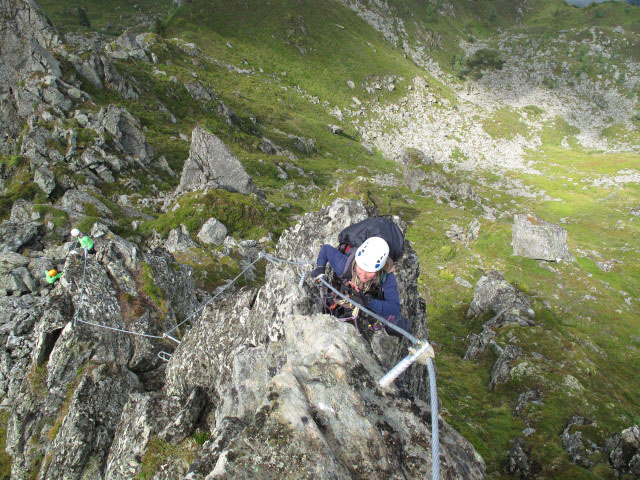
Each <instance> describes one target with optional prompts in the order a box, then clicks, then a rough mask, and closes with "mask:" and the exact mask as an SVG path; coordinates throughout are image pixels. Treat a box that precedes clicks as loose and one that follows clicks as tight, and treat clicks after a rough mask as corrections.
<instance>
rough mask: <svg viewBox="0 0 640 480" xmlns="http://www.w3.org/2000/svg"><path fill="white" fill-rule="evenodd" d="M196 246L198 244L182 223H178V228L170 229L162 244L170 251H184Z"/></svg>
mask: <svg viewBox="0 0 640 480" xmlns="http://www.w3.org/2000/svg"><path fill="white" fill-rule="evenodd" d="M197 246H198V244H197V243H196V242H194V241H193V240H192V239H191V237H190V236H189V230H187V227H185V226H184V225H180V226H179V227H178V228H174V229H173V230H171V231H170V232H169V237H168V238H167V241H166V243H165V244H164V248H166V249H167V250H168V251H169V252H171V253H176V252H184V251H186V250H189V249H190V248H193V247H197Z"/></svg>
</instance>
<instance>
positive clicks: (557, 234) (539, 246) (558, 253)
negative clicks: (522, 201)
mask: <svg viewBox="0 0 640 480" xmlns="http://www.w3.org/2000/svg"><path fill="white" fill-rule="evenodd" d="M511 244H512V245H513V254H514V255H519V256H521V257H527V258H534V259H536V260H548V261H553V262H556V261H564V262H573V261H574V260H575V259H574V258H573V255H572V254H571V252H570V251H569V246H568V245H567V231H566V230H565V229H564V228H562V227H560V226H558V225H555V224H553V223H550V222H545V221H544V220H541V219H540V218H538V217H537V216H536V215H534V214H533V213H528V214H523V215H515V216H514V223H513V235H512V240H511Z"/></svg>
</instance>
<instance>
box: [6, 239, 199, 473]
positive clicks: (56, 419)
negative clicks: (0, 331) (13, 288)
mask: <svg viewBox="0 0 640 480" xmlns="http://www.w3.org/2000/svg"><path fill="white" fill-rule="evenodd" d="M96 251H97V253H96V255H92V256H90V257H89V258H88V259H87V264H86V275H85V273H84V260H83V258H82V257H81V256H79V255H72V256H70V257H68V258H67V259H66V262H65V263H64V266H63V268H62V271H63V276H62V277H61V278H60V280H59V281H58V282H57V283H56V284H55V286H53V289H52V290H51V293H50V294H49V295H48V296H46V297H44V298H39V297H38V298H37V299H35V298H34V299H33V300H30V299H32V298H33V297H32V296H30V295H25V296H23V297H20V299H19V300H15V301H14V302H19V303H14V304H7V306H8V307H11V310H9V311H8V312H7V315H6V318H2V319H0V322H2V323H3V326H4V327H5V328H6V329H9V328H10V329H11V331H10V333H9V338H12V337H16V336H17V335H20V337H17V338H24V340H20V341H19V342H18V341H16V340H11V342H12V344H14V343H15V344H16V345H22V346H21V347H19V348H20V349H21V350H19V349H17V348H18V347H16V348H13V351H15V352H16V355H15V357H16V358H17V360H16V359H11V361H9V360H7V359H6V358H2V359H1V360H2V361H1V362H0V372H2V373H5V372H7V371H8V370H10V371H11V372H12V377H11V379H10V380H9V383H8V384H7V383H6V382H5V383H4V385H5V388H6V389H7V392H8V393H7V397H6V398H5V404H6V405H7V406H9V407H11V409H12V410H11V417H10V420H9V425H10V426H9V433H8V437H7V449H8V451H9V452H10V454H11V456H12V458H13V462H12V478H23V477H24V475H25V474H26V472H27V471H35V472H38V471H40V475H41V478H60V479H62V478H65V479H67V478H68V479H71V478H77V479H80V478H93V477H92V475H95V474H96V472H98V471H102V470H103V466H104V464H105V462H106V459H107V455H108V453H109V449H110V446H111V443H112V441H113V439H114V435H115V432H116V427H117V426H118V425H119V422H120V417H121V412H122V411H123V409H124V406H125V405H126V403H127V399H128V396H129V395H130V394H131V393H133V392H141V391H143V390H145V389H146V388H149V387H151V388H155V389H157V388H160V387H161V385H162V372H164V368H163V365H162V361H161V360H160V359H159V358H158V357H157V353H158V352H159V351H160V350H161V349H162V348H166V347H163V346H162V345H160V344H159V343H158V340H157V339H156V340H154V339H152V338H145V337H141V336H133V335H128V334H123V333H117V332H114V331H113V330H107V329H103V328H97V327H95V326H91V325H86V324H83V323H81V322H80V320H83V321H87V322H91V323H95V324H97V325H104V326H107V327H109V328H112V329H113V328H117V329H125V330H131V331H134V332H140V333H145V334H151V335H156V336H158V337H159V338H160V336H161V335H162V332H164V331H167V330H168V329H169V328H170V327H171V326H172V325H175V324H176V323H177V321H178V318H185V317H186V315H188V313H190V312H191V311H192V310H193V307H194V303H195V297H194V284H193V278H192V276H191V272H190V269H189V268H187V267H183V266H178V265H176V264H175V262H174V261H173V259H172V258H171V256H170V255H169V254H168V253H167V252H163V251H155V252H147V253H142V252H139V251H138V250H137V248H136V246H135V245H134V244H132V243H130V242H128V241H126V240H124V239H122V238H120V237H118V236H117V235H114V234H113V233H111V232H109V231H108V230H106V232H103V235H102V236H101V237H100V238H99V239H98V240H96ZM83 286H84V288H83ZM150 296H154V297H155V298H153V302H155V306H153V304H152V299H151V297H150ZM7 300H8V301H9V299H7ZM12 301H13V300H12ZM34 301H35V302H39V303H35V304H34V303H33V302H34ZM22 305H32V307H31V312H30V315H32V316H33V319H32V320H29V318H30V317H24V316H22V315H23V314H22V313H20V312H23V311H24V307H22ZM38 305H40V306H38ZM74 318H77V320H78V322H77V323H76V324H74V322H73V320H74ZM10 351H11V350H10ZM18 351H24V352H25V353H21V354H19V355H18V354H17V352H18ZM25 357H26V359H28V360H29V361H28V362H27V365H25V361H24V360H20V359H21V358H25ZM14 370H15V372H16V373H15V375H14V374H13V372H14ZM21 372H22V373H21ZM154 373H155V374H154ZM13 376H15V379H14V378H13ZM155 376H160V379H159V380H160V381H158V379H156V378H154V377H155ZM0 378H1V377H0ZM5 378H6V377H5ZM21 378H23V380H22V381H20V379H21ZM16 383H17V385H16ZM47 419H50V420H47ZM51 422H52V423H51ZM38 439H39V440H38ZM43 459H44V461H43Z"/></svg>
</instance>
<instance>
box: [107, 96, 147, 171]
mask: <svg viewBox="0 0 640 480" xmlns="http://www.w3.org/2000/svg"><path fill="white" fill-rule="evenodd" d="M100 116H101V120H102V121H101V124H102V125H103V126H104V129H105V130H106V131H107V132H109V133H110V134H111V135H112V136H113V141H114V142H115V143H116V145H118V146H119V147H121V148H122V150H123V151H124V152H125V153H127V154H129V155H132V156H133V157H137V158H139V159H140V160H141V161H142V162H143V163H145V164H147V163H149V161H150V160H151V159H152V158H153V148H152V147H151V145H149V144H148V143H147V141H146V139H145V137H144V134H143V133H142V131H141V130H140V122H139V121H138V120H136V118H134V117H133V115H131V114H130V113H129V112H128V111H127V110H126V109H125V108H121V107H118V106H116V105H109V108H107V110H106V111H104V112H100Z"/></svg>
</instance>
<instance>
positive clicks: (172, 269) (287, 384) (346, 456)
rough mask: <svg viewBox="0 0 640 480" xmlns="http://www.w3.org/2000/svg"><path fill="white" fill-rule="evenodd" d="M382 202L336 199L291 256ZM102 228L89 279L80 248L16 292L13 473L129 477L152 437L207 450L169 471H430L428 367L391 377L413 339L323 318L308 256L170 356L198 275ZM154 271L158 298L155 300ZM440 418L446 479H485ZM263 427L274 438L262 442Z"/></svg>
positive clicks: (408, 276) (390, 474)
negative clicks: (148, 282)
mask: <svg viewBox="0 0 640 480" xmlns="http://www.w3.org/2000/svg"><path fill="white" fill-rule="evenodd" d="M370 213H372V212H368V211H367V209H365V208H364V206H363V205H362V204H359V203H357V202H353V201H342V200H341V201H336V202H334V204H333V205H331V207H327V208H325V209H323V210H321V211H319V212H317V213H313V214H308V215H305V217H304V218H303V219H302V220H301V221H300V223H299V224H298V225H296V226H295V227H293V228H291V229H290V230H288V231H287V232H285V233H284V234H283V235H282V237H281V239H280V242H279V243H278V247H277V250H276V252H275V254H276V255H278V256H282V257H284V258H301V257H305V256H310V255H312V254H313V253H315V251H316V250H317V249H318V248H319V246H320V245H321V243H323V242H328V241H331V240H332V239H333V238H335V237H336V236H337V233H338V232H339V231H340V230H341V229H342V228H343V227H344V226H346V225H349V224H351V223H353V222H356V221H358V220H360V219H362V218H366V217H367V216H368V215H369V214H370ZM102 231H103V233H104V235H103V236H101V237H100V238H98V239H97V243H96V250H97V253H96V255H95V256H92V257H90V258H89V259H88V260H87V267H86V268H87V270H86V283H85V282H83V277H84V276H85V274H84V273H83V270H84V262H83V259H82V257H81V256H77V255H70V256H68V257H67V258H66V259H65V260H64V266H63V271H64V275H63V277H62V279H61V280H60V281H59V282H58V283H57V284H56V286H55V287H54V288H53V290H51V291H50V292H49V291H47V292H46V294H45V295H44V296H43V297H34V296H32V294H25V295H23V296H21V297H19V300H16V301H14V302H13V303H6V306H7V307H9V310H8V312H12V313H10V314H9V316H8V317H7V318H5V322H4V323H3V328H4V329H5V330H4V331H5V332H7V333H8V336H7V337H5V338H6V340H5V341H6V345H7V348H8V349H9V350H8V351H9V352H11V353H10V355H9V356H8V357H5V358H4V360H3V363H2V370H0V371H1V372H5V373H4V377H0V378H4V379H5V380H4V383H2V385H3V391H4V393H5V399H4V403H3V404H4V406H5V408H10V410H11V414H10V418H9V426H10V428H9V430H8V439H7V448H8V451H9V452H10V453H11V456H12V458H13V462H12V478H22V477H23V476H24V475H26V474H27V473H28V472H39V474H38V476H39V478H51V479H55V478H65V479H73V478H77V479H80V478H105V479H107V478H113V479H116V478H123V477H131V476H134V475H135V474H136V473H138V472H139V471H140V468H142V465H141V461H142V460H141V458H142V456H143V454H144V452H145V451H146V450H147V449H148V448H150V445H151V444H152V443H154V442H156V443H157V442H164V443H165V444H171V445H175V446H176V447H175V448H176V449H178V450H179V449H181V448H182V449H190V451H193V452H195V458H193V457H190V458H192V460H191V461H190V462H186V463H185V462H184V460H182V457H180V456H178V457H173V456H170V457H169V458H166V459H164V461H163V462H164V463H163V466H162V468H161V469H160V471H161V472H164V473H162V474H160V473H159V474H158V475H157V476H156V477H154V478H176V477H177V476H185V475H187V474H189V475H190V477H189V478H192V479H197V478H201V479H203V478H207V479H213V478H230V477H233V478H250V477H251V475H252V472H253V471H254V470H253V469H254V466H255V465H260V466H261V468H266V469H267V470H268V471H269V472H271V474H273V475H276V476H279V477H280V478H299V476H300V474H303V475H306V476H307V477H308V478H311V477H312V476H313V477H314V478H318V477H320V478H334V477H335V476H336V475H337V476H344V475H348V476H353V477H354V478H365V477H366V478H418V477H420V478H421V477H424V476H428V475H430V468H431V463H430V455H431V453H430V452H431V451H430V435H431V433H430V422H431V418H430V414H429V408H428V405H427V404H426V403H425V401H428V400H429V399H428V395H427V394H426V372H425V369H424V367H419V366H414V367H412V369H411V371H410V372H408V373H407V374H406V375H405V376H404V377H403V378H402V379H401V380H400V381H399V382H397V383H398V386H397V387H396V388H394V389H393V390H391V391H383V390H381V389H380V388H379V387H377V380H378V379H379V378H380V377H381V376H382V375H383V374H384V372H385V370H387V369H388V368H390V367H391V366H392V365H393V364H395V362H397V361H398V360H399V359H400V358H402V357H403V356H404V355H406V348H407V346H406V344H404V343H403V342H402V341H400V340H398V339H397V338H395V337H389V336H388V335H387V334H386V333H384V332H383V331H379V332H377V333H376V334H375V335H373V337H371V336H370V335H364V336H363V335H360V334H359V333H358V331H357V330H356V329H355V328H354V327H353V326H351V325H346V324H341V323H340V322H337V321H335V319H333V318H332V317H328V316H324V315H319V314H318V313H317V312H318V310H319V308H320V307H319V305H318V303H317V302H316V301H315V300H314V297H315V296H317V293H315V292H314V290H316V288H317V287H316V286H315V285H311V284H305V285H303V287H302V288H300V287H298V286H297V283H298V281H297V278H298V276H299V272H298V271H297V270H296V269H295V268H294V267H292V266H288V265H270V266H268V267H267V270H266V278H265V280H266V281H265V285H264V286H263V287H261V288H260V289H259V290H256V289H251V288H243V289H240V290H238V291H236V292H234V293H231V294H229V295H227V296H226V298H225V299H224V300H221V301H220V302H219V303H216V305H215V308H207V309H205V310H204V311H202V312H201V314H200V316H199V317H196V318H194V319H193V327H192V328H191V329H189V330H188V331H186V332H184V334H183V336H182V343H181V344H179V345H178V347H177V348H176V349H175V351H174V352H173V355H171V356H170V360H169V362H168V364H166V365H165V363H164V362H163V361H162V360H161V359H160V358H159V356H158V353H159V352H160V351H162V350H166V349H167V348H168V347H169V345H163V344H162V343H163V342H162V341H160V339H161V337H162V333H163V332H166V331H168V330H169V329H170V328H171V327H172V326H175V325H176V324H177V322H178V319H179V318H185V317H187V315H189V313H190V312H192V311H193V310H194V308H195V307H196V305H197V300H196V297H195V295H194V285H193V279H192V277H191V274H190V271H189V269H188V268H187V267H184V266H179V264H176V263H175V261H174V260H173V258H172V257H171V256H170V255H169V254H168V253H167V252H166V251H164V250H162V249H156V250H154V251H149V252H146V251H139V250H138V249H137V248H136V247H135V246H134V245H133V244H131V243H129V242H127V241H126V240H124V239H122V238H120V237H118V236H117V235H114V234H113V233H111V232H109V231H108V229H106V228H103V230H102ZM398 269H399V271H398V278H399V284H400V291H401V292H402V297H403V314H404V315H406V316H407V317H408V318H411V319H412V320H414V323H415V324H416V325H417V326H416V330H415V333H416V334H417V335H418V336H420V337H422V338H425V337H426V331H425V330H424V323H423V322H419V319H420V318H423V317H424V302H423V301H422V300H421V299H420V298H419V297H418V296H417V287H416V279H417V275H418V266H417V259H416V257H415V253H413V251H412V249H411V247H410V245H408V244H407V245H405V255H404V256H403V261H402V262H400V263H399V264H398ZM145 272H149V273H151V274H152V275H153V279H154V282H155V284H156V285H157V288H158V289H159V291H158V292H159V293H156V295H158V296H159V301H158V302H159V303H158V302H155V303H150V302H148V297H146V296H145V294H143V293H141V286H140V282H144V281H145V280H144V277H145V275H147V273H145ZM292 279H293V281H292ZM30 302H37V304H38V305H39V307H37V308H35V309H34V307H35V305H34V304H33V303H30ZM25 309H29V311H30V312H31V313H30V315H28V316H26V317H25V316H24V313H22V312H24V311H25ZM83 322H90V323H94V324H96V325H90V324H85V323H83ZM98 325H104V326H107V327H111V328H119V329H124V330H127V331H130V332H135V333H141V334H145V335H152V336H156V337H158V338H157V339H154V338H148V337H144V336H142V337H141V336H139V335H135V334H133V335H132V334H127V333H115V332H113V331H109V330H105V329H103V328H100V327H99V326H98ZM169 348H170V347H169ZM9 371H11V374H10V375H9V374H8V372H9ZM403 392H404V393H403ZM407 394H409V396H407ZM440 422H441V433H440V435H441V442H442V455H443V457H442V460H441V461H442V464H443V470H442V475H443V478H459V477H460V476H461V475H463V474H464V476H465V477H466V478H484V463H483V462H482V459H481V458H480V457H479V455H478V454H477V453H476V452H475V451H474V450H473V448H472V447H471V445H470V444H469V443H468V442H467V441H466V440H464V439H463V438H462V437H461V436H460V435H459V434H458V433H457V432H455V431H454V430H453V429H452V428H451V427H449V426H448V425H447V424H446V423H445V422H443V421H442V420H441V421H440ZM196 429H199V431H205V432H208V437H209V438H210V439H209V440H208V441H207V442H205V444H204V445H203V446H202V448H199V447H197V446H195V445H194V444H193V441H192V440H189V439H190V438H191V435H193V433H194V431H195V430H196ZM255 438H260V439H263V440H264V441H262V442H258V443H255V442H254V441H251V442H249V439H254V440H255ZM185 442H186V443H185ZM252 445H253V446H252ZM342 445H350V448H349V449H345V448H343V447H342ZM62 452H74V453H73V455H68V454H63V453H62ZM463 472H464V473H463Z"/></svg>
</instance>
